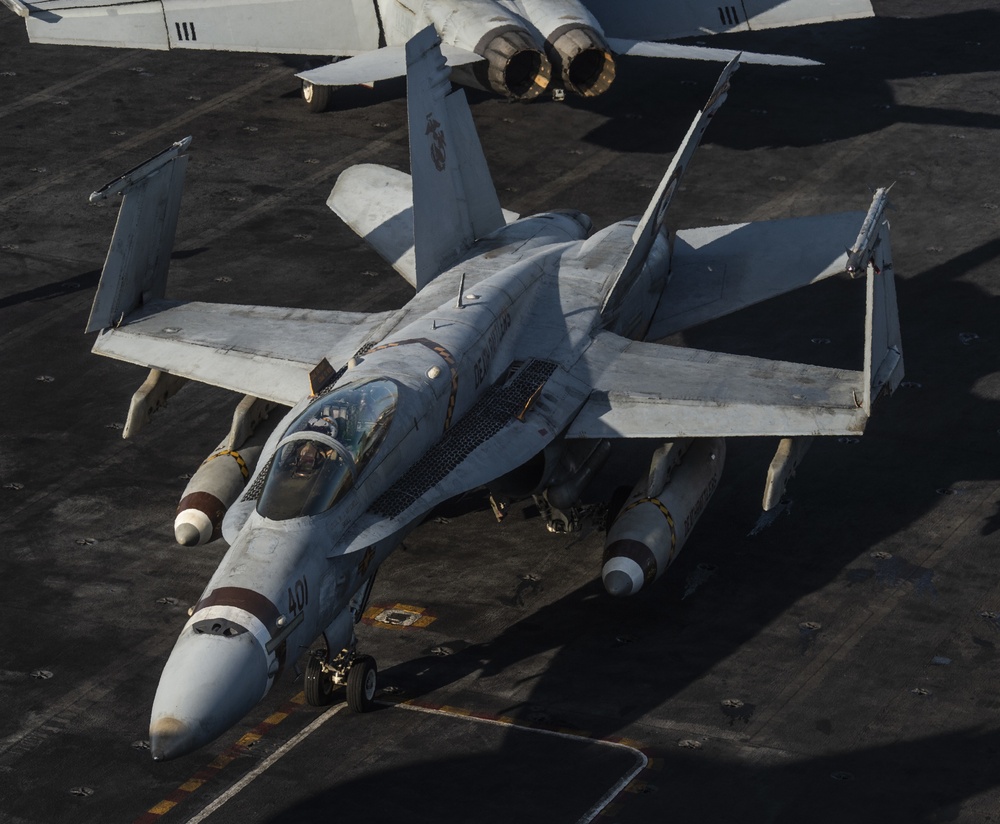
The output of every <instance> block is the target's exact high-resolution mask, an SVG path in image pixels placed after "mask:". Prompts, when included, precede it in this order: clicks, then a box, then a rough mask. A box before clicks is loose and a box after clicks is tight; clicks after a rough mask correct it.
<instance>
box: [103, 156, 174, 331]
mask: <svg viewBox="0 0 1000 824" xmlns="http://www.w3.org/2000/svg"><path fill="white" fill-rule="evenodd" d="M189 145H191V138H190V137H186V138H184V139H183V140H181V141H178V142H177V143H174V144H173V146H171V147H170V148H169V149H165V150H164V151H162V152H160V153H159V154H158V155H155V156H154V157H151V158H150V159H149V160H147V161H146V162H145V163H142V164H140V165H139V166H136V167H135V168H134V169H131V170H130V171H128V172H126V173H125V174H123V175H122V176H121V177H119V178H117V179H115V180H113V181H111V182H110V183H108V184H107V185H106V186H104V187H103V188H101V189H99V190H98V191H96V192H94V193H93V194H92V195H91V196H90V202H91V203H96V202H97V201H99V200H105V199H107V198H109V197H111V196H112V195H116V194H121V195H124V196H125V199H124V200H123V201H122V206H121V210H120V211H119V212H118V222H117V223H116V224H115V233H114V236H113V237H112V238H111V247H110V248H109V249H108V257H107V259H106V260H105V261H104V271H103V272H102V273H101V282H100V284H99V285H98V287H97V295H96V296H95V297H94V305H93V306H92V307H91V310H90V320H89V321H88V322H87V331H88V332H98V331H100V330H101V329H107V328H108V327H109V326H115V325H116V324H117V323H119V322H120V321H121V319H122V318H123V317H124V316H125V315H127V314H129V313H130V312H132V311H134V310H135V309H137V308H139V307H140V306H142V304H144V303H147V302H149V301H151V300H156V299H157V298H162V297H163V294H164V291H165V289H166V285H167V269H168V267H169V266H170V252H171V250H172V249H173V246H174V232H175V231H176V229H177V215H178V213H179V212H180V208H181V190H182V189H183V187H184V172H185V169H186V168H187V155H186V154H185V153H186V152H187V148H188V146H189Z"/></svg>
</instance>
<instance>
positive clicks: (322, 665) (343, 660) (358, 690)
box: [305, 649, 378, 712]
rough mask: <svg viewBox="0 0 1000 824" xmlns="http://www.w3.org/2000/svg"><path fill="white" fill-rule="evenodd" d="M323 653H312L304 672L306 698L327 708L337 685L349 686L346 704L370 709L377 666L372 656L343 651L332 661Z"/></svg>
mask: <svg viewBox="0 0 1000 824" xmlns="http://www.w3.org/2000/svg"><path fill="white" fill-rule="evenodd" d="M325 658H326V656H325V654H324V653H323V652H316V653H313V654H312V655H310V656H309V661H308V663H307V664H306V672H305V693H306V701H307V702H308V703H309V705H310V706H313V707H325V706H328V705H329V704H330V703H332V701H333V693H334V690H335V689H336V688H337V687H341V686H342V687H346V691H347V706H349V707H350V708H351V709H352V710H354V712H368V711H369V710H370V709H371V708H372V707H373V706H374V705H375V690H376V688H377V687H378V666H377V665H376V664H375V659H374V658H372V657H371V656H370V655H357V654H356V653H354V652H352V651H349V650H346V649H345V650H341V652H340V654H338V655H337V657H336V658H334V659H333V661H332V662H328V661H326V660H325Z"/></svg>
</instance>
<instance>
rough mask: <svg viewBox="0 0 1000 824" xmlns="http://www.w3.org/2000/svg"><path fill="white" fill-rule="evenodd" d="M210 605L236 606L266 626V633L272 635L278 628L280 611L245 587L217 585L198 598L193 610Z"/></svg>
mask: <svg viewBox="0 0 1000 824" xmlns="http://www.w3.org/2000/svg"><path fill="white" fill-rule="evenodd" d="M211 606H228V607H237V608H238V609H242V610H246V611H247V612H249V613H250V614H251V615H253V616H254V617H255V618H256V619H257V620H258V621H260V623H261V624H263V625H264V627H266V629H267V632H268V635H269V636H271V635H274V633H275V632H276V631H277V628H278V618H279V617H280V616H281V612H280V611H279V610H278V608H277V607H276V606H275V605H274V604H272V603H271V602H270V601H269V600H268V599H267V598H265V597H264V596H263V595H261V594H260V593H259V592H254V591H253V590H252V589H246V588H245V587H218V588H217V589H213V590H212V591H211V592H210V593H209V594H208V595H206V596H205V597H204V598H203V599H202V600H200V601H199V602H198V603H197V604H196V605H195V608H194V611H195V612H198V610H201V609H204V608H205V607H211Z"/></svg>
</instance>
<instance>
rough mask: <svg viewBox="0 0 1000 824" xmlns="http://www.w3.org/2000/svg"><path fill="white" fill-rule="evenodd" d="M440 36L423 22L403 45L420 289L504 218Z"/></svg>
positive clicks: (499, 224)
mask: <svg viewBox="0 0 1000 824" xmlns="http://www.w3.org/2000/svg"><path fill="white" fill-rule="evenodd" d="M440 43H441V40H440V38H439V37H438V36H437V33H436V32H435V31H434V28H433V27H430V26H429V27H427V28H426V29H424V30H423V31H421V32H419V33H418V34H417V35H415V36H414V37H413V38H412V39H411V40H410V41H409V42H408V43H407V44H406V87H407V88H406V98H407V110H408V117H409V125H410V175H411V177H412V179H413V245H414V255H415V259H416V287H417V290H418V291H419V290H420V289H422V288H423V287H424V286H426V285H427V284H428V283H429V282H430V281H432V280H433V279H434V278H435V277H436V276H437V275H438V274H439V273H440V272H441V271H442V270H444V269H446V268H447V267H448V266H449V265H451V264H452V263H453V262H454V261H455V260H456V259H457V258H458V257H459V256H460V255H461V254H462V253H463V252H465V251H466V250H467V249H468V248H469V247H470V246H471V245H472V244H473V243H474V242H475V241H476V239H477V238H480V237H483V236H484V235H488V234H489V233H490V232H492V231H494V230H496V229H499V228H500V227H501V226H503V225H504V224H505V220H504V216H503V212H502V211H501V209H500V201H499V200H498V199H497V193H496V189H495V188H494V186H493V179H492V178H491V177H490V171H489V168H487V166H486V158H485V157H484V155H483V148H482V146H481V145H480V143H479V137H478V136H477V134H476V129H475V126H474V125H473V123H472V113H471V112H470V111H469V104H468V103H467V102H466V100H465V93H464V92H462V91H460V90H453V89H452V86H451V82H450V80H449V75H450V70H449V69H448V67H447V66H446V65H445V60H444V57H442V56H441V50H440Z"/></svg>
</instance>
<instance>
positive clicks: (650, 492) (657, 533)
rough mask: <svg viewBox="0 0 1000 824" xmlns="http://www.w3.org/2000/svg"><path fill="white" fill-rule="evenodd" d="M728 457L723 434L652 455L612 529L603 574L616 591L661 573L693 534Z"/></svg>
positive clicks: (634, 588) (635, 587)
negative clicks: (649, 463)
mask: <svg viewBox="0 0 1000 824" xmlns="http://www.w3.org/2000/svg"><path fill="white" fill-rule="evenodd" d="M725 460H726V442H725V440H723V439H722V438H706V439H699V440H695V441H686V442H675V443H669V444H666V445H664V447H662V448H660V449H658V450H657V451H656V453H655V454H654V455H653V460H652V462H651V465H650V469H649V474H648V476H647V477H643V478H640V480H639V482H638V483H637V484H636V485H635V488H634V489H633V490H632V494H631V495H629V497H628V500H626V501H625V505H624V506H623V507H622V510H621V512H620V513H619V514H618V516H617V518H615V521H614V523H613V524H612V525H611V528H610V529H609V530H608V537H607V539H606V541H605V545H604V546H605V548H604V566H603V568H602V570H601V578H602V579H603V581H604V588H605V589H606V590H607V591H608V592H609V593H610V594H611V595H616V596H625V595H634V594H635V593H637V592H638V591H639V590H640V589H642V588H643V587H644V586H646V585H647V584H651V583H652V582H653V581H655V580H656V579H657V578H659V577H660V576H661V575H662V574H663V573H664V572H665V571H666V569H667V567H668V566H670V564H671V563H673V560H674V558H676V557H677V554H678V553H679V552H680V550H681V547H682V546H684V542H685V541H686V540H687V538H688V536H689V535H690V534H691V530H692V529H693V528H694V525H695V523H697V521H698V518H699V517H700V516H701V513H702V512H704V510H705V507H706V505H707V504H708V501H709V499H710V498H711V497H712V493H713V492H715V489H716V487H717V486H718V484H719V476H720V475H721V474H722V467H723V465H724V464H725Z"/></svg>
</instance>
